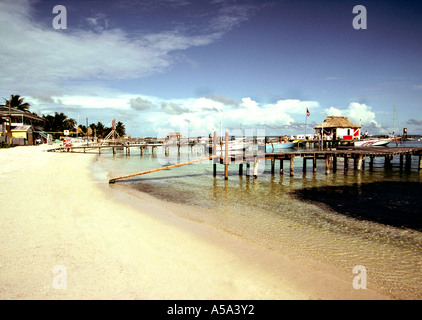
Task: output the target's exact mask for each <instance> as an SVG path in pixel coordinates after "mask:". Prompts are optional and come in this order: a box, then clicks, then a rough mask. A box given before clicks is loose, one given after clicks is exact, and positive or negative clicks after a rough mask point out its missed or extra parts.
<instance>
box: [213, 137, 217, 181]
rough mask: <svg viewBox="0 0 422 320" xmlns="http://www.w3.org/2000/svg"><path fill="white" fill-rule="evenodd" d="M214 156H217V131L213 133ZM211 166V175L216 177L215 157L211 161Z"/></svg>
mask: <svg viewBox="0 0 422 320" xmlns="http://www.w3.org/2000/svg"><path fill="white" fill-rule="evenodd" d="M216 154H217V131H214V138H213V149H212V155H213V156H215V155H216ZM212 166H213V169H212V174H213V176H214V177H215V176H216V175H217V158H216V157H215V158H214V159H213V165H212Z"/></svg>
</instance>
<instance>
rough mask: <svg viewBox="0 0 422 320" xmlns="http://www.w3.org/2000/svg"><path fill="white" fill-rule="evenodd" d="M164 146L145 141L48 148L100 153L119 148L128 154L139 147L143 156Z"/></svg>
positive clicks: (56, 150)
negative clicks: (140, 142)
mask: <svg viewBox="0 0 422 320" xmlns="http://www.w3.org/2000/svg"><path fill="white" fill-rule="evenodd" d="M161 146H163V144H157V143H144V144H121V143H119V144H107V145H99V144H86V145H85V144H82V145H78V146H71V147H66V146H60V147H57V148H51V149H48V150H47V151H48V152H82V153H87V152H91V153H92V152H95V153H98V154H101V150H106V149H111V150H112V151H113V154H116V153H117V150H124V152H125V153H126V154H127V155H130V150H131V148H139V149H140V153H141V156H142V155H143V154H144V153H146V152H147V151H150V153H151V154H154V153H156V150H157V148H158V147H161Z"/></svg>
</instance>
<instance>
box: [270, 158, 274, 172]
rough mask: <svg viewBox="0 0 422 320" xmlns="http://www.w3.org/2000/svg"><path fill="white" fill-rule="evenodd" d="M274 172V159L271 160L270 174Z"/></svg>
mask: <svg viewBox="0 0 422 320" xmlns="http://www.w3.org/2000/svg"><path fill="white" fill-rule="evenodd" d="M274 172H275V159H274V158H271V174H274Z"/></svg>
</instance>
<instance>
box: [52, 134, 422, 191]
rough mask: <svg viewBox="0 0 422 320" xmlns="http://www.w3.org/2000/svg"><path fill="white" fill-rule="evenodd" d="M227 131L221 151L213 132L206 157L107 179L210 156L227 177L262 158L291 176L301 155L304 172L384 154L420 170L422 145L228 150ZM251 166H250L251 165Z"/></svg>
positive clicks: (357, 166)
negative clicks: (231, 170) (231, 169)
mask: <svg viewBox="0 0 422 320" xmlns="http://www.w3.org/2000/svg"><path fill="white" fill-rule="evenodd" d="M228 142H229V140H228V133H226V137H225V149H223V150H224V152H223V153H222V154H219V155H217V152H216V150H217V136H216V133H215V132H214V138H213V140H212V144H211V145H208V146H205V145H202V146H203V148H204V153H205V154H204V155H207V156H206V157H203V158H199V159H196V160H192V161H188V162H184V163H179V164H174V165H170V166H166V167H161V168H157V169H152V170H147V171H141V172H138V173H134V174H129V175H125V176H122V177H116V178H113V179H110V180H109V182H110V183H114V182H115V181H116V180H124V179H128V178H131V177H134V176H139V175H144V174H148V173H153V172H157V171H162V170H169V169H172V168H177V167H181V166H185V165H189V164H192V163H197V162H202V161H206V160H213V161H212V164H213V175H214V176H216V175H217V165H218V164H223V165H224V178H225V179H228V172H229V170H228V169H229V165H236V164H237V165H238V166H239V175H243V166H244V165H245V164H246V174H247V175H253V176H254V177H257V176H258V172H259V170H258V167H259V164H260V163H262V161H266V160H270V161H271V174H274V173H275V166H276V165H275V164H276V162H277V161H278V162H279V164H280V165H279V172H280V174H283V172H284V162H285V161H287V162H288V163H289V173H290V176H294V174H295V162H296V161H297V160H298V159H302V170H303V172H306V170H307V166H308V162H311V163H312V168H313V172H316V171H317V164H318V163H321V162H322V163H323V167H324V168H325V172H326V173H327V174H329V173H330V172H336V171H337V165H338V163H339V161H342V162H343V168H344V170H348V169H349V166H350V162H352V164H353V167H352V168H353V169H354V170H357V171H359V170H364V169H365V163H366V162H367V161H369V169H370V170H372V169H373V167H374V161H375V159H376V158H383V160H384V166H385V168H391V163H392V160H393V158H394V157H399V167H400V168H403V167H404V168H406V169H410V168H411V165H412V157H419V161H418V162H417V163H418V169H419V170H422V148H420V147H419V148H418V147H354V146H340V145H337V146H336V148H329V149H325V150H319V149H307V148H303V149H302V148H301V149H284V150H283V152H265V151H264V150H265V144H259V143H258V144H255V145H254V146H255V149H254V150H255V151H254V152H252V151H250V152H249V151H244V152H243V153H240V154H239V153H237V154H231V153H230V152H229V150H228V147H227V146H228V145H229V143H228ZM186 145H187V146H191V147H192V146H193V145H192V144H186ZM158 147H163V149H164V153H165V155H166V156H167V155H168V153H169V149H170V148H169V147H171V145H166V144H156V143H141V144H122V143H119V144H109V145H80V146H72V147H63V146H61V147H58V148H52V149H49V150H48V151H50V152H83V153H86V152H90V151H91V152H92V151H94V152H96V153H99V154H101V150H102V149H112V150H113V154H115V153H116V151H117V150H124V151H125V152H126V154H127V155H130V149H131V148H140V155H141V156H143V154H144V153H145V152H146V150H147V149H150V150H151V152H150V153H149V154H151V155H156V150H157V148H158ZM177 150H178V151H177V152H178V153H180V145H177ZM251 166H253V169H252V168H251Z"/></svg>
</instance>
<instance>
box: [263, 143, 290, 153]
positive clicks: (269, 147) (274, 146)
mask: <svg viewBox="0 0 422 320" xmlns="http://www.w3.org/2000/svg"><path fill="white" fill-rule="evenodd" d="M297 144H298V141H292V142H277V143H267V144H266V146H265V151H267V152H272V151H276V150H279V149H290V148H294V147H296V146H297Z"/></svg>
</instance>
